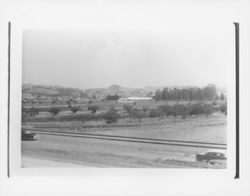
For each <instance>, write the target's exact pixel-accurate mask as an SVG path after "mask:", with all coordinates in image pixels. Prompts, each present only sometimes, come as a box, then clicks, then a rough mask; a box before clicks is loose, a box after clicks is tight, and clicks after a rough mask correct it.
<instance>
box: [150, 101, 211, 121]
mask: <svg viewBox="0 0 250 196" xmlns="http://www.w3.org/2000/svg"><path fill="white" fill-rule="evenodd" d="M214 111H215V109H214V107H213V105H212V104H205V103H195V104H179V103H176V104H174V105H173V106H171V105H160V106H158V107H157V108H154V109H150V110H149V117H150V118H154V117H160V116H182V117H183V118H185V117H187V116H189V115H200V114H205V115H210V114H212V113H213V112H214Z"/></svg>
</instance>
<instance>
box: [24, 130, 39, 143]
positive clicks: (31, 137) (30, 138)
mask: <svg viewBox="0 0 250 196" xmlns="http://www.w3.org/2000/svg"><path fill="white" fill-rule="evenodd" d="M35 136H36V134H35V133H32V132H30V131H23V130H22V136H21V138H22V140H23V141H34V140H36V138H35Z"/></svg>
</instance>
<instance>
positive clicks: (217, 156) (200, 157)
mask: <svg viewBox="0 0 250 196" xmlns="http://www.w3.org/2000/svg"><path fill="white" fill-rule="evenodd" d="M226 159H227V156H226V151H225V150H218V149H211V150H208V151H206V152H204V153H198V154H196V160H197V161H207V162H211V161H212V160H226Z"/></svg>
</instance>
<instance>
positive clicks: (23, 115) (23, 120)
mask: <svg viewBox="0 0 250 196" xmlns="http://www.w3.org/2000/svg"><path fill="white" fill-rule="evenodd" d="M27 118H28V114H27V112H22V122H25V121H26V120H27Z"/></svg>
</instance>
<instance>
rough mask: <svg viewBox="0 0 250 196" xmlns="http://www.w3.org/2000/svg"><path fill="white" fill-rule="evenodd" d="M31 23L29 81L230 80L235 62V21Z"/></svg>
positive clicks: (87, 84) (83, 84) (26, 44)
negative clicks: (52, 25)
mask: <svg viewBox="0 0 250 196" xmlns="http://www.w3.org/2000/svg"><path fill="white" fill-rule="evenodd" d="M128 24H129V23H127V24H126V25H125V26H122V25H121V26H120V27H119V28H118V27H114V26H108V27H106V28H103V27H99V28H91V27H88V28H82V29H81V28H77V29H74V28H71V29H65V28H64V29H26V30H24V31H23V55H22V67H23V74H22V78H23V79H22V80H23V83H32V84H42V85H60V86H65V87H74V88H81V89H86V88H102V87H108V86H110V85H113V84H116V85H120V86H124V87H131V88H133V87H134V88H143V87H148V86H188V85H191V86H204V85H207V84H216V85H217V86H223V87H225V86H227V77H226V75H227V69H228V66H229V65H232V64H233V63H234V47H233V46H234V45H233V44H234V39H233V36H234V34H233V32H234V28H233V25H232V24H228V23H226V24H223V25H222V24H221V23H218V24H216V23H209V22H207V23H206V22H202V21H194V22H189V23H187V22H186V21H181V22H172V23H168V24H167V25H163V24H162V22H159V23H158V24H157V22H156V23H154V26H153V27H152V26H150V25H145V24H143V25H142V24H141V25H138V26H136V27H135V25H128Z"/></svg>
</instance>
